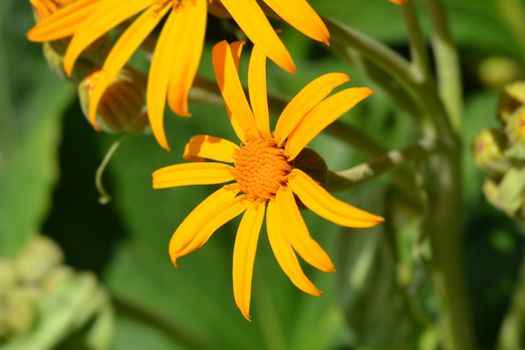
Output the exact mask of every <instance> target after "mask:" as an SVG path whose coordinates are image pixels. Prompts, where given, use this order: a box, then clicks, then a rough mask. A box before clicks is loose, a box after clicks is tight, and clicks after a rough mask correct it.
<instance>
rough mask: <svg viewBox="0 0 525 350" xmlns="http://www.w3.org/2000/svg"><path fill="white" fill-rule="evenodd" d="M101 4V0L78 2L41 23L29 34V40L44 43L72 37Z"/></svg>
mask: <svg viewBox="0 0 525 350" xmlns="http://www.w3.org/2000/svg"><path fill="white" fill-rule="evenodd" d="M100 2H101V0H78V1H76V2H74V3H72V4H71V5H68V6H66V7H64V8H63V9H61V10H60V11H58V12H56V13H54V14H53V15H52V16H50V17H47V18H45V19H44V20H42V21H40V22H39V23H38V24H37V25H36V26H34V27H33V28H31V30H29V32H27V38H28V39H29V40H31V41H37V42H44V41H53V40H57V39H62V38H66V37H68V36H71V35H73V34H74V33H75V32H76V30H77V29H78V27H79V26H80V25H81V24H82V21H83V20H85V19H86V18H88V17H89V16H90V15H91V14H92V13H93V11H95V10H96V8H97V6H99V4H100Z"/></svg>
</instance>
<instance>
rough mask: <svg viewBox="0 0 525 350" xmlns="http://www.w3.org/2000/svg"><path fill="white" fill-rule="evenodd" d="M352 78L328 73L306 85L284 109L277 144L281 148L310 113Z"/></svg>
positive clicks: (277, 129) (278, 124)
mask: <svg viewBox="0 0 525 350" xmlns="http://www.w3.org/2000/svg"><path fill="white" fill-rule="evenodd" d="M349 80H350V77H349V76H348V75H346V74H344V73H328V74H325V75H322V76H320V77H319V78H317V79H315V80H314V81H312V82H311V83H309V84H308V85H306V86H305V87H304V88H303V89H301V91H299V93H298V94H297V95H295V96H294V98H292V100H291V101H290V102H289V103H288V105H287V106H286V107H285V108H284V110H283V111H282V113H281V115H280V116H279V119H278V120H277V124H276V126H275V136H274V138H275V142H277V144H278V145H279V146H281V145H282V144H283V143H284V141H285V140H286V138H287V137H288V135H290V133H291V132H292V131H293V130H294V129H295V128H296V127H297V125H298V124H299V122H301V120H302V119H303V118H304V117H305V116H306V114H307V113H308V112H310V111H311V110H312V108H314V107H315V106H317V105H318V104H319V103H320V102H321V101H322V100H324V99H325V98H326V96H328V95H329V94H330V93H331V92H332V91H333V90H334V89H335V88H336V87H338V86H340V85H341V84H344V83H346V82H347V81H349Z"/></svg>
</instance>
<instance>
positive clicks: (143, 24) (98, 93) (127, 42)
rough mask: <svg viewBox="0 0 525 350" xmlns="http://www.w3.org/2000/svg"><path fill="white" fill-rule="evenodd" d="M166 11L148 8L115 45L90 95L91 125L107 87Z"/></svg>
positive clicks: (166, 8) (167, 8) (164, 9)
mask: <svg viewBox="0 0 525 350" xmlns="http://www.w3.org/2000/svg"><path fill="white" fill-rule="evenodd" d="M168 11H169V7H164V8H163V9H162V10H161V11H160V12H159V10H158V9H157V8H155V7H154V6H152V7H150V8H149V9H148V10H146V11H144V13H142V14H141V15H140V16H139V17H138V18H137V19H136V20H135V21H134V22H133V23H132V24H131V25H130V26H129V28H127V29H126V31H125V32H124V33H123V34H122V35H121V36H120V38H119V39H118V41H117V42H116V43H115V46H113V49H111V52H110V53H109V55H108V57H107V58H106V61H105V62H104V66H103V67H102V71H101V74H100V77H99V78H98V79H97V82H96V84H95V86H94V88H93V90H92V92H91V95H90V100H89V101H90V104H89V121H90V122H91V123H92V124H94V123H95V118H96V111H97V107H98V104H99V102H100V99H101V98H102V96H103V95H104V91H105V90H106V88H107V87H108V85H109V84H110V83H111V81H112V80H113V78H114V77H115V75H116V74H117V73H118V72H119V71H120V69H121V68H122V67H123V66H124V65H125V64H126V62H127V61H128V60H129V58H130V57H131V56H132V55H133V53H134V52H135V51H136V50H137V48H138V47H139V46H140V44H141V43H142V42H143V41H144V39H145V38H146V37H147V36H148V35H149V34H150V33H151V31H152V30H153V29H154V28H155V26H156V25H157V24H158V23H159V22H160V20H162V18H163V17H164V15H166V13H167V12H168Z"/></svg>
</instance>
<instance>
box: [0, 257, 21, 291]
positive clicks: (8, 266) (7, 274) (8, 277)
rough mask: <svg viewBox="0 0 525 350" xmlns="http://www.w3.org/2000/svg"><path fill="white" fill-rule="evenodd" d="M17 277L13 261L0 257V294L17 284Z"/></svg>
mask: <svg viewBox="0 0 525 350" xmlns="http://www.w3.org/2000/svg"><path fill="white" fill-rule="evenodd" d="M16 283H17V277H16V270H15V267H14V266H13V263H12V262H11V261H9V260H7V259H0V296H1V295H2V293H5V292H7V291H8V290H9V289H11V288H13V287H14V286H16Z"/></svg>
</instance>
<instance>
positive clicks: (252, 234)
mask: <svg viewBox="0 0 525 350" xmlns="http://www.w3.org/2000/svg"><path fill="white" fill-rule="evenodd" d="M264 209H265V204H264V203H261V204H260V205H257V206H255V205H250V206H248V209H246V211H245V212H244V215H243V217H242V220H241V224H240V225H239V229H238V230H237V237H236V238H235V247H234V249H233V296H234V298H235V303H236V304H237V307H238V308H239V310H241V313H242V314H243V316H244V317H245V318H246V319H247V320H250V300H251V294H252V274H253V263H254V261H255V252H256V250H257V242H258V240H259V233H260V231H261V226H262V222H263V219H264Z"/></svg>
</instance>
